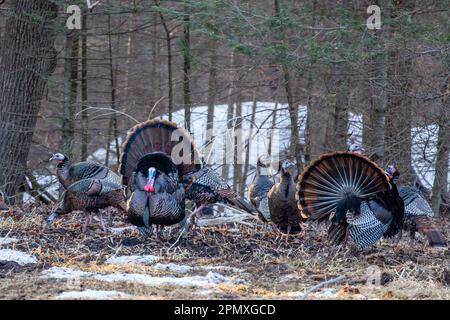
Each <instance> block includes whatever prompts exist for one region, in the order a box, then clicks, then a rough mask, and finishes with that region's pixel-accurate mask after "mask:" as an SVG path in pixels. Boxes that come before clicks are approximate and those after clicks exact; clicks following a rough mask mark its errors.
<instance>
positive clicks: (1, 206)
mask: <svg viewBox="0 0 450 320" xmlns="http://www.w3.org/2000/svg"><path fill="white" fill-rule="evenodd" d="M5 199H6V197H5V194H4V193H3V191H2V190H0V211H8V210H9V207H8V206H7V205H6V202H5Z"/></svg>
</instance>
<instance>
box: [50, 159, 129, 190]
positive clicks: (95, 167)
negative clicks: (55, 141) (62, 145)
mask: <svg viewBox="0 0 450 320" xmlns="http://www.w3.org/2000/svg"><path fill="white" fill-rule="evenodd" d="M50 160H51V161H57V162H58V165H57V169H56V175H57V176H58V180H59V182H60V183H61V184H62V186H63V187H64V188H65V189H67V188H68V187H69V186H70V185H72V184H74V183H75V182H77V181H80V180H83V179H100V180H105V181H108V182H110V183H114V184H117V185H119V186H120V185H121V180H120V177H119V176H118V175H117V174H116V173H115V172H113V171H112V170H111V169H109V168H108V167H106V166H104V165H102V164H99V163H96V162H92V161H82V162H77V163H74V164H72V163H71V162H70V160H69V159H68V158H67V157H66V156H64V155H63V154H60V153H56V154H54V155H53V156H52V158H51V159H50Z"/></svg>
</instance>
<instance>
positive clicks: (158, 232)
mask: <svg viewBox="0 0 450 320" xmlns="http://www.w3.org/2000/svg"><path fill="white" fill-rule="evenodd" d="M163 229H164V226H156V241H161V234H162V231H163Z"/></svg>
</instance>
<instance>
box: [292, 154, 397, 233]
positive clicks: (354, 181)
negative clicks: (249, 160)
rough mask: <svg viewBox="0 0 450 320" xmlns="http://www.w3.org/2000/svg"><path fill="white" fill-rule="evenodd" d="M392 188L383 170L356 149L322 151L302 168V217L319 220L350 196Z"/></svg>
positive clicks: (299, 196)
mask: <svg viewBox="0 0 450 320" xmlns="http://www.w3.org/2000/svg"><path fill="white" fill-rule="evenodd" d="M389 189H390V186H389V179H388V177H387V176H386V174H385V173H384V170H383V169H381V168H380V167H379V166H378V165H377V164H375V163H374V162H372V161H371V160H369V159H368V158H366V157H364V156H362V155H360V154H356V153H353V152H333V153H327V154H324V155H322V156H321V157H320V158H319V159H317V160H315V161H313V162H312V163H311V164H310V165H309V166H308V167H307V168H306V169H305V170H304V171H303V173H302V174H301V175H300V176H299V179H298V183H297V192H296V198H297V204H298V207H299V209H300V210H301V212H302V215H303V217H304V218H311V219H313V220H317V219H323V218H324V217H326V216H327V215H329V214H330V213H331V212H332V211H334V210H335V209H336V207H337V205H338V204H339V203H343V202H344V201H347V200H348V199H349V198H350V197H353V198H359V199H361V200H365V199H369V198H371V197H373V196H374V195H376V194H377V193H379V192H384V191H387V190H389ZM340 237H341V235H339V238H340Z"/></svg>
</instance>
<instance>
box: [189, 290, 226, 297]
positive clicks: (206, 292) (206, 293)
mask: <svg viewBox="0 0 450 320" xmlns="http://www.w3.org/2000/svg"><path fill="white" fill-rule="evenodd" d="M221 293H223V292H222V290H220V289H219V288H211V289H201V290H198V291H196V292H194V294H196V295H198V296H211V295H213V294H221Z"/></svg>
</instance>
